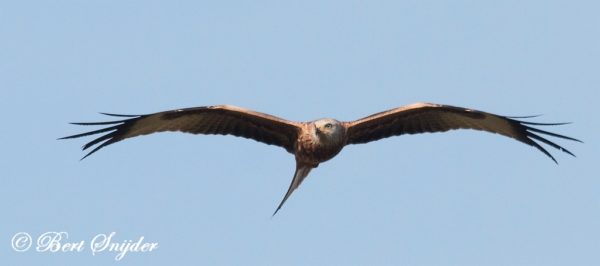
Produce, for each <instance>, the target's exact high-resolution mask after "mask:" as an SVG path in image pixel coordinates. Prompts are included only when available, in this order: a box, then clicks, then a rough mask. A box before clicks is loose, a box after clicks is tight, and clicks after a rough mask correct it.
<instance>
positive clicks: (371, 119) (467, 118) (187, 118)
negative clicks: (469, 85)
mask: <svg viewBox="0 0 600 266" xmlns="http://www.w3.org/2000/svg"><path fill="white" fill-rule="evenodd" d="M107 115H110V116H118V117H127V119H124V120H119V121H109V122H95V123H73V124H77V125H111V126H110V127H107V128H103V129H99V130H95V131H91V132H86V133H82V134H77V135H73V136H68V137H64V138H63V139H67V138H78V137H83V136H88V135H93V134H99V133H105V132H108V133H106V134H105V135H102V136H100V137H99V138H97V139H94V140H92V141H91V142H89V143H87V144H86V145H85V146H84V147H83V149H84V150H85V149H88V148H90V147H92V146H94V145H96V144H98V146H96V147H95V148H94V149H93V150H92V151H91V152H89V153H88V154H87V155H86V156H84V157H83V158H86V157H87V156H89V155H91V154H92V153H94V152H96V151H97V150H99V149H100V148H102V147H105V146H106V145H110V144H112V143H115V142H118V141H121V140H123V139H126V138H131V137H135V136H140V135H146V134H151V133H155V132H161V131H182V132H187V133H193V134H219V135H234V136H238V137H244V138H250V139H254V140H256V141H259V142H263V143H266V144H270V145H277V146H280V147H282V148H284V149H286V151H288V152H289V153H291V154H293V155H294V156H295V159H296V172H295V173H294V178H293V179H292V182H291V184H290V187H289V188H288V191H287V192H286V194H285V196H284V198H283V200H282V201H281V203H280V204H279V206H278V207H277V210H276V211H275V213H277V211H278V210H279V209H280V208H281V206H283V204H284V203H285V201H286V200H287V199H288V198H289V196H290V195H291V194H292V192H293V191H294V190H295V189H296V188H298V186H299V185H300V184H301V183H302V181H303V180H304V178H306V176H307V175H308V174H309V173H310V171H311V170H312V169H313V168H316V167H317V166H319V164H320V163H322V162H325V161H327V160H330V159H331V158H333V157H335V156H336V155H337V154H338V153H339V152H340V151H341V150H342V149H343V148H344V146H346V145H349V144H360V143H367V142H371V141H376V140H379V139H382V138H387V137H391V136H397V135H403V134H417V133H425V132H444V131H448V130H452V129H460V128H463V129H475V130H482V131H488V132H492V133H498V134H501V135H504V136H507V137H510V138H513V139H516V140H518V141H520V142H523V143H525V144H528V145H531V146H534V147H536V148H537V149H539V150H540V151H542V152H543V153H544V154H546V155H547V156H549V157H550V158H551V159H552V160H554V161H555V162H556V160H555V159H554V157H553V156H552V155H551V154H550V153H549V152H548V151H546V149H544V148H543V147H542V146H540V144H538V143H537V142H536V141H534V140H537V141H540V142H542V143H545V144H547V145H550V146H552V147H554V148H556V149H559V150H561V151H563V152H566V153H568V154H570V155H573V154H572V153H571V152H569V151H568V150H566V149H564V148H563V147H561V146H559V145H557V144H555V143H554V142H551V141H549V140H547V139H545V138H543V137H541V136H540V135H538V134H536V133H539V134H544V135H549V136H553V137H558V138H563V139H568V140H574V141H579V140H577V139H574V138H570V137H566V136H563V135H559V134H555V133H551V132H548V131H543V130H540V129H537V128H534V127H531V125H536V126H546V125H561V124H564V123H533V122H525V121H520V120H516V119H515V118H511V117H504V116H498V115H494V114H490V113H486V112H481V111H477V110H472V109H467V108H461V107H454V106H449V105H440V104H431V103H416V104H412V105H408V106H403V107H399V108H395V109H391V110H388V111H384V112H380V113H376V114H373V115H371V116H367V117H365V118H362V119H359V120H356V121H352V122H341V121H338V120H335V119H331V118H326V119H319V120H315V121H311V122H294V121H289V120H285V119H282V118H278V117H275V116H271V115H268V114H264V113H259V112H255V111H251V110H247V109H244V108H240V107H235V106H229V105H218V106H208V107H195V108H187V109H178V110H172V111H165V112H159V113H154V114H149V115H134V116H130V115H114V114H107ZM521 118H527V117H521Z"/></svg>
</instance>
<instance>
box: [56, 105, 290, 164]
mask: <svg viewBox="0 0 600 266" xmlns="http://www.w3.org/2000/svg"><path fill="white" fill-rule="evenodd" d="M106 115H109V116H117V117H127V118H128V119H125V120H118V121H108V122H91V123H90V122H86V123H72V124H75V125H84V126H98V125H111V126H109V127H106V128H102V129H98V130H94V131H89V132H85V133H81V134H76V135H72V136H67V137H63V138H60V139H72V138H79V137H85V136H90V135H94V134H100V133H106V132H108V133H106V134H104V135H101V136H100V137H98V138H96V139H94V140H92V141H90V142H88V143H87V144H86V145H84V146H83V150H87V149H88V148H91V147H93V146H94V145H97V144H99V145H98V146H96V147H95V148H94V149H92V151H90V152H89V153H88V154H87V155H85V156H84V157H83V158H82V159H84V158H86V157H88V156H90V155H91V154H93V153H94V152H96V151H98V150H100V149H101V148H103V147H105V146H107V145H110V144H112V143H115V142H118V141H121V140H124V139H126V138H131V137H136V136H141V135H147V134H152V133H155V132H163V131H181V132H186V133H192V134H218V135H234V136H238V137H244V138H249V139H253V140H256V141H259V142H263V143H266V144H270V145H277V146H280V147H283V148H284V149H286V150H287V151H288V152H291V153H293V150H294V142H295V141H296V139H297V136H298V133H299V130H300V124H301V123H298V122H292V121H288V120H285V119H282V118H278V117H275V116H272V115H268V114H264V113H259V112H255V111H252V110H247V109H243V108H240V107H235V106H228V105H218V106H207V107H194V108H186V109H178V110H171V111H165V112H159V113H154V114H147V115H135V116H131V115H118V114H106Z"/></svg>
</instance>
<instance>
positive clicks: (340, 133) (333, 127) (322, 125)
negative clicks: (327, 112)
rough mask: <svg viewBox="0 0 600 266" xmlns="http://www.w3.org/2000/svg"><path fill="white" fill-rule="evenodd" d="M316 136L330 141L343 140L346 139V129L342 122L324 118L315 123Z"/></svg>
mask: <svg viewBox="0 0 600 266" xmlns="http://www.w3.org/2000/svg"><path fill="white" fill-rule="evenodd" d="M314 125H315V134H316V135H317V136H318V137H319V138H320V139H327V140H330V141H334V140H341V139H343V137H344V133H345V128H344V125H342V123H341V122H340V121H337V120H335V119H331V118H324V119H319V120H316V121H314Z"/></svg>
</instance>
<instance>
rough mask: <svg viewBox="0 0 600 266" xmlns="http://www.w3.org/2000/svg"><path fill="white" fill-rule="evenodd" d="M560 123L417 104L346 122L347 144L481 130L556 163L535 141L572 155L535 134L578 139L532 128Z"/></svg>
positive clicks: (439, 105) (445, 106)
mask: <svg viewBox="0 0 600 266" xmlns="http://www.w3.org/2000/svg"><path fill="white" fill-rule="evenodd" d="M562 124H565V123H534V122H525V121H520V120H516V119H515V118H514V117H513V118H511V117H505V116H500V115H495V114H491V113H486V112H482V111H478V110H473V109H468V108H462V107H455V106H450V105H442V104H433V103H416V104H411V105H407V106H403V107H399V108H395V109H391V110H388V111H384V112H381V113H376V114H373V115H370V116H367V117H365V118H362V119H359V120H356V121H353V122H346V127H347V128H348V133H347V134H348V140H347V144H359V143H367V142H370V141H375V140H379V139H382V138H387V137H391V136H398V135H403V134H419V133H425V132H444V131H448V130H453V129H461V128H464V129H475V130H482V131H487V132H491V133H497V134H501V135H504V136H507V137H510V138H513V139H516V140H518V141H520V142H523V143H525V144H528V145H531V146H534V147H536V148H537V149H539V150H540V151H542V152H543V153H544V154H546V155H548V157H550V158H551V159H552V160H554V161H555V162H556V160H555V159H554V157H552V155H551V154H550V153H549V152H548V151H547V150H546V149H544V148H543V147H542V146H541V145H540V144H538V143H537V142H536V140H537V141H540V142H542V143H545V144H548V145H550V146H551V147H554V148H556V149H559V150H561V151H563V152H566V153H568V154H570V155H573V153H571V152H570V151H568V150H567V149H565V148H563V147H562V146H559V145H558V144H556V143H554V142H552V141H550V140H548V139H546V138H544V137H542V136H540V135H538V134H536V133H539V134H542V135H548V136H552V137H557V138H562V139H568V140H573V141H579V140H577V139H574V138H571V137H567V136H563V135H559V134H556V133H552V132H548V131H544V130H541V129H538V128H535V127H533V126H551V125H562ZM579 142H581V141H579Z"/></svg>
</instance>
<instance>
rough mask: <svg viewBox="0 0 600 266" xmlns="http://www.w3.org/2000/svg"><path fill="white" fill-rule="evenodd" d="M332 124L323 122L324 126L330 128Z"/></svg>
mask: <svg viewBox="0 0 600 266" xmlns="http://www.w3.org/2000/svg"><path fill="white" fill-rule="evenodd" d="M332 126H333V125H332V124H331V123H327V124H325V128H331V127H332Z"/></svg>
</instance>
